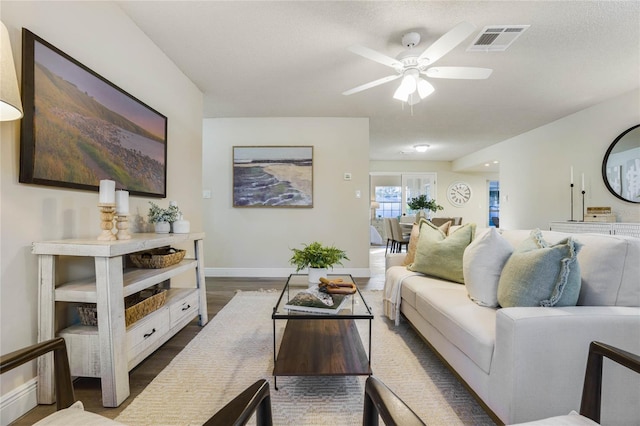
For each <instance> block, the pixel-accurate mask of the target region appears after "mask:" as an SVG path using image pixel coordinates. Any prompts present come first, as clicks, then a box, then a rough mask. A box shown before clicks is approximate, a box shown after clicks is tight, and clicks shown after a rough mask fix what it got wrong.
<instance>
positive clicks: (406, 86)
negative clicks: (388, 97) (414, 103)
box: [393, 69, 420, 102]
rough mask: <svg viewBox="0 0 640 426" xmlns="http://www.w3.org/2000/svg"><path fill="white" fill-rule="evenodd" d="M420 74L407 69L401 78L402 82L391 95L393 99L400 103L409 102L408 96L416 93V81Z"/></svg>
mask: <svg viewBox="0 0 640 426" xmlns="http://www.w3.org/2000/svg"><path fill="white" fill-rule="evenodd" d="M419 75H420V73H419V72H418V70H416V69H409V70H407V71H405V72H404V77H402V82H401V83H400V86H398V89H396V91H395V93H394V94H393V98H394V99H397V100H399V101H402V102H407V101H408V100H409V96H410V95H411V94H412V93H413V92H415V91H416V88H417V87H418V80H420V78H419Z"/></svg>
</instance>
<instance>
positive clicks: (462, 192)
mask: <svg viewBox="0 0 640 426" xmlns="http://www.w3.org/2000/svg"><path fill="white" fill-rule="evenodd" d="M447 198H448V199H449V202H450V203H451V204H453V205H454V206H457V207H460V206H462V205H464V204H465V203H467V201H469V200H470V199H471V187H470V186H469V184H467V183H465V182H454V183H452V184H451V185H449V189H447Z"/></svg>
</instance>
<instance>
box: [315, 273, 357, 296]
mask: <svg viewBox="0 0 640 426" xmlns="http://www.w3.org/2000/svg"><path fill="white" fill-rule="evenodd" d="M318 288H319V289H320V291H322V292H323V293H329V294H353V293H355V292H356V290H357V289H356V285H355V284H354V283H346V282H344V280H343V279H342V278H336V279H333V280H329V279H327V278H325V277H321V278H320V284H318Z"/></svg>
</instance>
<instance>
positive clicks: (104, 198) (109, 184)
mask: <svg viewBox="0 0 640 426" xmlns="http://www.w3.org/2000/svg"><path fill="white" fill-rule="evenodd" d="M115 202H116V182H115V181H113V180H107V179H104V180H101V181H100V204H113V203H115Z"/></svg>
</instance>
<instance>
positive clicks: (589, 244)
mask: <svg viewBox="0 0 640 426" xmlns="http://www.w3.org/2000/svg"><path fill="white" fill-rule="evenodd" d="M528 235H529V231H524V230H505V231H503V233H502V236H503V237H504V238H505V239H506V240H507V241H509V242H510V243H511V244H512V245H513V246H514V247H515V246H517V245H518V244H519V243H520V242H521V241H522V240H524V239H526V238H527V237H528ZM542 235H543V237H544V238H545V239H546V240H547V241H549V243H552V244H553V243H555V242H558V241H560V240H561V239H563V238H567V237H568V236H570V235H572V234H567V233H563V232H555V231H542ZM574 239H575V240H576V241H578V242H580V243H582V244H583V247H582V249H581V250H580V253H578V262H580V268H581V272H582V286H581V288H580V297H579V298H578V305H589V306H640V285H638V277H639V276H640V262H638V259H640V238H634V237H625V236H621V235H599V234H577V235H574Z"/></svg>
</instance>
